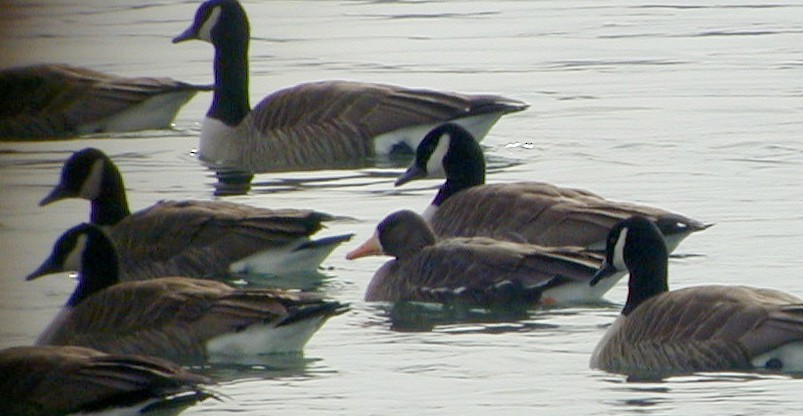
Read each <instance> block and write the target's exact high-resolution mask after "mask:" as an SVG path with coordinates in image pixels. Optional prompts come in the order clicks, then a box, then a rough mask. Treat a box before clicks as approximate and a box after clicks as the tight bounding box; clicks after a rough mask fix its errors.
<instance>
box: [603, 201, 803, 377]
mask: <svg viewBox="0 0 803 416" xmlns="http://www.w3.org/2000/svg"><path fill="white" fill-rule="evenodd" d="M624 270H627V271H628V272H629V273H630V280H629V284H628V294H627V302H626V303H625V306H624V308H623V309H622V314H621V315H620V316H619V317H618V318H617V319H616V321H615V322H614V323H613V325H611V327H610V328H609V329H608V331H607V332H606V334H605V335H604V336H603V338H602V340H601V341H600V342H599V344H598V345H597V347H596V348H595V349H594V352H593V354H592V356H591V367H593V368H600V369H603V370H608V371H612V372H618V373H624V374H636V375H643V374H645V373H647V374H649V373H658V374H667V373H685V372H695V371H720V370H745V369H751V368H759V369H767V370H772V371H798V372H799V371H803V300H801V299H800V298H798V297H796V296H792V295H789V294H786V293H783V292H780V291H777V290H772V289H758V288H752V287H745V286H696V287H688V288H685V289H679V290H674V291H671V292H670V291H669V287H668V284H667V249H666V245H665V243H664V240H663V238H661V234H660V232H659V231H658V229H657V228H656V226H655V225H654V224H653V223H652V222H651V221H649V220H647V219H645V218H644V217H638V216H636V217H632V218H630V219H627V220H624V221H622V222H620V223H619V224H618V225H616V226H615V227H614V228H613V229H612V230H611V232H610V235H609V237H608V240H607V253H606V260H605V264H604V265H603V267H601V268H600V270H599V271H598V272H597V274H596V275H595V277H594V279H593V280H592V281H591V284H592V285H593V284H595V283H596V282H597V281H598V280H599V279H602V278H604V277H605V276H607V275H608V274H609V273H620V272H621V271H624Z"/></svg>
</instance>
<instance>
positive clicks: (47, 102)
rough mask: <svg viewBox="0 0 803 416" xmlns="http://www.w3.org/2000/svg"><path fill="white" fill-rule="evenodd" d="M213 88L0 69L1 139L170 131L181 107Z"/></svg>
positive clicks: (63, 68)
mask: <svg viewBox="0 0 803 416" xmlns="http://www.w3.org/2000/svg"><path fill="white" fill-rule="evenodd" d="M211 89H212V87H210V86H202V85H192V84H187V83H184V82H180V81H176V80H173V79H170V78H164V77H162V78H153V77H121V76H117V75H112V74H106V73H102V72H98V71H93V70H91V69H88V68H81V67H75V66H70V65H63V64H43V65H33V66H26V67H17V68H8V69H4V70H2V71H0V139H2V140H35V139H40V140H41V139H47V140H53V139H55V138H68V137H74V136H77V135H81V134H91V133H103V132H131V131H139V130H150V129H167V128H170V127H171V125H172V123H173V119H174V118H175V117H176V113H178V111H179V109H181V107H182V106H183V105H184V104H186V103H187V101H189V100H190V99H191V98H192V97H194V96H195V94H196V93H197V92H198V91H210V90H211Z"/></svg>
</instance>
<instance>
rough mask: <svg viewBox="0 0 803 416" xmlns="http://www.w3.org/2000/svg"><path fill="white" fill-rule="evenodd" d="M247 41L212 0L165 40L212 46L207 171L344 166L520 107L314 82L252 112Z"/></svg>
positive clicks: (237, 12)
mask: <svg viewBox="0 0 803 416" xmlns="http://www.w3.org/2000/svg"><path fill="white" fill-rule="evenodd" d="M249 37H250V28H249V23H248V18H247V17H246V14H245V10H243V7H242V6H241V5H240V3H239V2H237V1H236V0H211V1H207V2H204V3H203V4H201V6H200V8H199V9H198V11H197V12H196V14H195V20H194V21H193V23H192V25H191V26H190V27H189V28H188V29H187V30H185V31H184V32H183V33H181V34H180V35H178V36H176V37H175V38H174V39H173V43H178V42H183V41H187V40H191V39H195V40H202V41H205V42H209V43H211V44H212V45H213V46H214V48H215V58H214V74H215V75H214V76H215V92H214V97H213V99H212V105H211V107H210V108H209V111H208V112H207V113H206V117H205V118H204V121H203V125H202V129H201V138H200V145H199V149H198V151H199V156H200V158H201V159H202V161H204V162H205V163H207V164H208V165H210V166H211V167H212V168H213V169H216V170H222V171H225V170H233V171H238V172H248V173H259V172H274V171H287V170H314V169H338V168H349V167H353V166H359V165H361V164H364V163H365V162H364V160H365V158H367V157H371V156H374V155H381V154H388V153H390V152H391V151H393V150H394V149H397V148H404V149H408V150H412V149H415V147H416V146H417V144H418V142H419V141H420V140H421V137H423V135H424V134H425V133H426V132H427V131H428V130H429V129H431V128H432V127H434V126H436V125H438V124H440V123H442V122H444V121H454V122H457V123H460V124H461V125H463V126H465V127H466V128H468V129H470V130H471V131H472V132H473V134H474V135H475V136H476V137H478V138H481V137H483V136H485V135H486V134H487V133H488V131H489V130H490V129H491V127H492V126H493V125H494V123H496V122H497V120H499V118H500V117H502V116H503V115H505V114H508V113H512V112H517V111H522V110H524V109H526V108H527V104H525V103H523V102H521V101H517V100H512V99H508V98H504V97H501V96H498V95H470V94H459V93H447V92H438V91H430V90H424V89H411V88H404V87H399V86H394V85H384V84H374V83H364V82H352V81H320V82H312V83H304V84H299V85H296V86H293V87H289V88H286V89H282V90H280V91H277V92H275V93H273V94H270V95H268V96H267V97H265V98H264V99H263V100H262V101H261V102H260V103H259V104H258V105H257V106H256V107H254V108H253V109H251V106H250V104H249V97H248V43H249ZM355 161H356V164H355Z"/></svg>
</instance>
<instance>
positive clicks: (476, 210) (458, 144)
mask: <svg viewBox="0 0 803 416" xmlns="http://www.w3.org/2000/svg"><path fill="white" fill-rule="evenodd" d="M444 175H445V176H446V181H445V183H444V184H443V185H442V186H441V187H440V189H439V190H438V193H437V194H436V196H435V198H434V199H433V200H432V203H431V204H430V205H429V206H428V207H427V209H426V210H425V211H424V213H423V216H424V218H426V219H427V221H429V222H430V224H431V225H432V228H433V229H434V230H435V234H436V235H438V236H439V237H442V238H445V237H470V236H488V237H493V238H496V239H501V240H510V241H518V242H528V243H532V244H538V245H542V246H580V247H586V248H589V249H591V250H599V251H602V250H604V248H605V243H604V241H605V237H606V236H607V234H608V231H609V230H610V229H611V228H612V227H613V226H614V225H615V224H616V223H617V222H618V221H620V220H622V219H625V218H627V217H629V216H631V215H634V214H640V215H644V216H647V217H648V218H650V219H652V220H653V221H655V223H656V224H658V226H659V227H660V228H661V231H662V232H663V234H664V237H665V238H666V239H667V243H668V244H669V246H670V247H671V249H674V248H675V247H677V245H678V244H679V243H680V241H681V240H683V239H684V238H686V237H687V236H688V235H689V234H691V233H693V232H696V231H701V230H704V229H706V228H708V227H709V226H710V225H711V224H703V223H702V222H700V221H697V220H694V219H691V218H688V217H685V216H683V215H680V214H676V213H672V212H669V211H665V210H663V209H660V208H653V207H648V206H644V205H637V204H632V203H626V202H617V201H611V200H608V199H605V198H603V197H601V196H599V195H596V194H594V193H591V192H589V191H586V190H582V189H574V188H563V187H559V186H555V185H551V184H548V183H542V182H517V183H499V184H487V185H486V184H485V158H484V156H483V153H482V149H481V148H480V146H479V144H478V143H477V141H476V140H474V138H473V137H472V135H471V133H470V132H468V131H467V130H465V129H463V128H462V127H460V126H458V125H456V124H454V123H445V124H443V125H441V126H438V127H436V128H435V129H433V130H431V131H430V132H429V133H427V135H426V136H425V137H424V139H423V140H422V141H421V144H420V145H419V146H418V148H417V149H416V156H415V160H414V161H413V163H412V164H411V165H410V167H409V168H408V169H407V170H406V171H405V172H404V173H403V174H402V175H401V176H399V178H398V179H397V180H396V182H395V186H401V185H403V184H405V183H408V182H410V181H413V180H416V179H421V178H427V177H443V176H444Z"/></svg>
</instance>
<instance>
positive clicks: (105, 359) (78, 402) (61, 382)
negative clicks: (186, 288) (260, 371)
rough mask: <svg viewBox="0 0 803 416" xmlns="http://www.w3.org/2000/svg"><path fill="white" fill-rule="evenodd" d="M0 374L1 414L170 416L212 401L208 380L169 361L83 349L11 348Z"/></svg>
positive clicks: (1, 357)
mask: <svg viewBox="0 0 803 416" xmlns="http://www.w3.org/2000/svg"><path fill="white" fill-rule="evenodd" d="M0 374H2V375H3V378H2V380H0V414H3V415H5V416H37V415H39V416H52V415H72V414H81V415H101V414H103V415H112V414H115V415H117V414H121V415H122V414H126V415H133V414H141V413H142V414H144V413H146V412H150V411H155V410H156V409H160V410H162V411H164V412H165V413H159V414H165V415H173V414H178V413H180V412H181V411H182V410H183V409H184V408H186V407H188V406H190V405H192V404H194V403H196V402H199V401H201V400H204V399H206V398H209V397H212V394H211V393H209V392H207V391H205V390H204V389H203V387H202V385H203V384H210V383H211V380H209V379H207V378H206V377H203V376H200V375H196V374H192V373H190V372H188V371H186V370H183V369H182V368H181V367H179V366H177V365H175V364H172V363H170V362H167V361H164V360H160V359H157V358H153V357H145V356H135V355H110V354H106V353H103V352H100V351H96V350H92V349H89V348H82V347H14V348H9V349H6V350H3V351H0ZM148 414H151V413H148Z"/></svg>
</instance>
